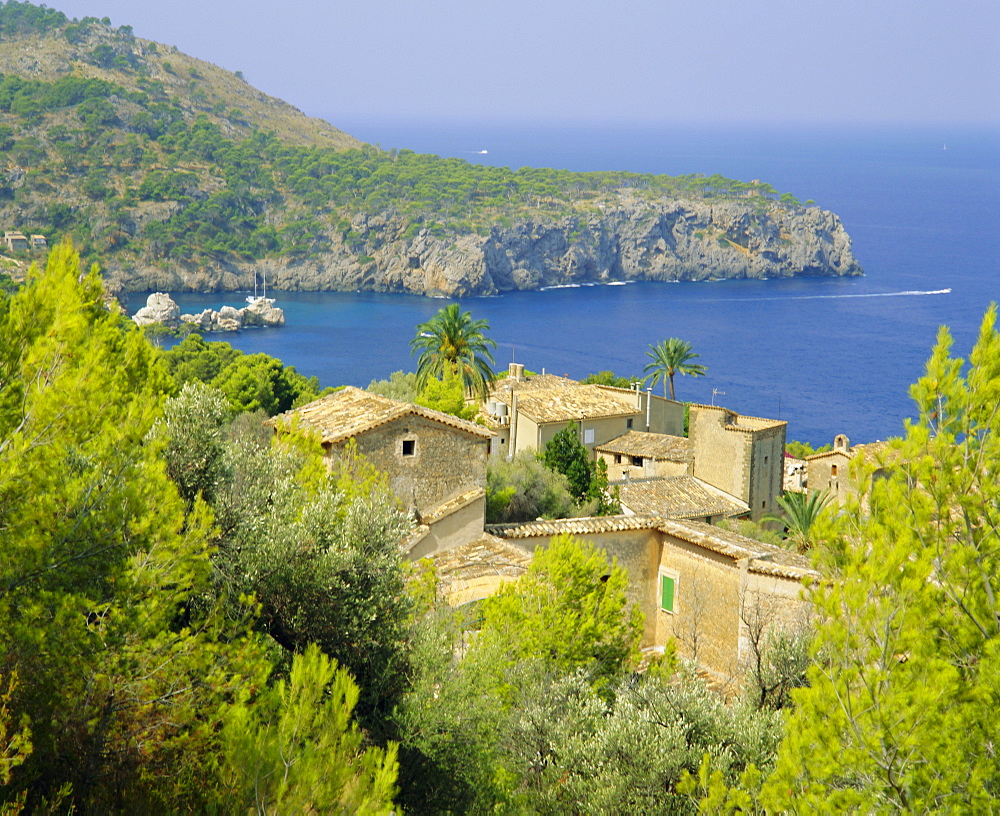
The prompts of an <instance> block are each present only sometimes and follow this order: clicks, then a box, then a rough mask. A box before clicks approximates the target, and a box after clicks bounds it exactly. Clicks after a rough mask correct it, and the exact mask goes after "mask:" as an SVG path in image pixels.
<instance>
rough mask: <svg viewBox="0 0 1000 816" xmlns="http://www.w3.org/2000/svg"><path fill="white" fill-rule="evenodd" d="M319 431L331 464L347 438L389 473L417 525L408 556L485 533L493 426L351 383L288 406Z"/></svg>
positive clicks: (288, 417)
mask: <svg viewBox="0 0 1000 816" xmlns="http://www.w3.org/2000/svg"><path fill="white" fill-rule="evenodd" d="M292 419H296V420H297V421H298V422H299V423H301V425H302V426H303V427H305V428H309V429H313V430H315V431H317V432H318V433H319V434H320V439H321V442H322V445H323V450H324V453H325V456H326V458H327V460H328V462H329V463H330V464H331V465H332V462H333V460H334V458H335V457H336V456H337V455H338V454H339V453H340V452H341V451H343V449H344V447H345V446H346V445H347V444H348V442H349V441H350V440H352V439H353V440H354V441H355V443H356V444H357V449H358V452H359V453H360V454H361V455H362V456H364V457H365V459H366V460H367V461H368V462H369V463H371V464H372V465H374V466H375V467H376V468H378V469H379V470H381V471H383V472H384V473H385V474H387V476H388V478H389V487H390V488H391V490H392V492H393V493H394V494H395V495H396V496H397V497H398V498H399V499H400V501H401V502H402V503H403V505H404V506H405V507H406V508H408V509H409V510H410V511H411V512H412V513H413V514H414V517H415V519H416V521H417V523H418V529H417V532H416V533H415V534H414V536H411V538H410V540H409V541H408V542H407V544H406V547H405V549H406V551H407V553H408V555H409V557H411V558H414V559H416V558H421V557H423V556H425V555H430V554H432V553H435V552H440V551H442V550H446V549H449V548H451V547H454V546H457V545H459V544H464V543H467V542H469V541H471V540H473V539H475V538H477V537H478V536H481V535H482V531H483V523H484V519H485V511H486V457H487V452H488V449H489V444H490V438H491V437H492V432H490V431H489V430H487V429H486V428H484V427H482V426H481V425H477V424H475V423H474V422H467V421H466V420H463V419H459V418H458V417H455V416H452V415H451V414H445V413H442V412H440V411H434V410H432V409H430V408H423V407H421V406H419V405H412V404H410V403H407V402H400V401H398V400H393V399H389V398H387V397H382V396H379V395H377V394H370V393H368V392H367V391H363V390H361V389H360V388H353V387H350V386H348V387H347V388H344V389H342V390H340V391H337V392H335V393H333V394H329V395H327V396H325V397H321V398H320V399H318V400H314V401H313V402H310V403H309V404H308V405H303V406H302V407H301V408H296V409H295V410H292V411H289V412H287V413H285V414H282V415H280V416H278V417H275V418H274V420H272V422H273V423H274V425H275V427H276V428H278V429H279V431H280V428H281V426H282V424H283V422H286V421H290V420H292Z"/></svg>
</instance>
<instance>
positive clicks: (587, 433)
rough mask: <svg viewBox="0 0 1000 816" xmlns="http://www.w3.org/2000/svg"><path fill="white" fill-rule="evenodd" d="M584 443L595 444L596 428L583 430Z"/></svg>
mask: <svg viewBox="0 0 1000 816" xmlns="http://www.w3.org/2000/svg"><path fill="white" fill-rule="evenodd" d="M583 444H584V445H593V444H594V429H593V428H587V429H586V430H584V432H583Z"/></svg>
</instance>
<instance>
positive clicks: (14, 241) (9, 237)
mask: <svg viewBox="0 0 1000 816" xmlns="http://www.w3.org/2000/svg"><path fill="white" fill-rule="evenodd" d="M3 242H4V243H5V244H6V245H7V249H9V250H10V251H11V252H20V251H23V250H26V249H27V248H28V239H27V238H26V237H25V236H24V233H23V232H19V231H18V230H8V231H6V232H4V234H3Z"/></svg>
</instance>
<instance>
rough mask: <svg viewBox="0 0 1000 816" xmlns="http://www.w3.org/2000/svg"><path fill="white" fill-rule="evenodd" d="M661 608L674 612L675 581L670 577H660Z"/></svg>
mask: <svg viewBox="0 0 1000 816" xmlns="http://www.w3.org/2000/svg"><path fill="white" fill-rule="evenodd" d="M660 608H661V609H665V610H667V612H673V611H674V579H673V578H671V577H670V576H668V575H661V576H660Z"/></svg>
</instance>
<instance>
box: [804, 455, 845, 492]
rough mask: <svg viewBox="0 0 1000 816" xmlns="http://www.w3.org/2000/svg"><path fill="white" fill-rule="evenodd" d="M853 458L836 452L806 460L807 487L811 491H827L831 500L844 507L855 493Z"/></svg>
mask: <svg viewBox="0 0 1000 816" xmlns="http://www.w3.org/2000/svg"><path fill="white" fill-rule="evenodd" d="M850 464H851V457H850V456H848V455H847V454H846V453H844V452H843V451H839V450H835V451H830V452H829V453H823V454H819V455H817V456H816V458H810V459H807V460H806V486H807V487H808V488H809V490H827V491H829V493H830V499H831V500H832V501H835V502H837V503H838V504H840V505H843V504H845V503H846V502H847V499H848V498H849V497H850V496H851V495H852V494H853V493H854V489H853V487H852V486H851V479H850V473H849V466H850Z"/></svg>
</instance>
